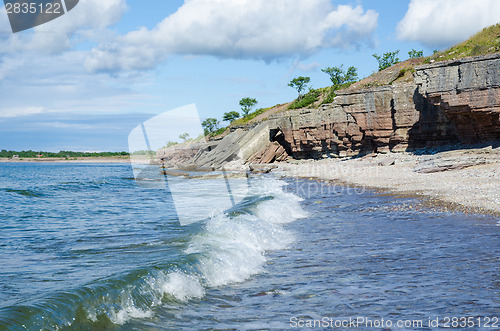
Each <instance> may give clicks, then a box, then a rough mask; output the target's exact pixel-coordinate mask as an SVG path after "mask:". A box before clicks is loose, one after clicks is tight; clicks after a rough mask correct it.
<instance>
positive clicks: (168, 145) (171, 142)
mask: <svg viewBox="0 0 500 331" xmlns="http://www.w3.org/2000/svg"><path fill="white" fill-rule="evenodd" d="M175 145H179V143H178V142H177V141H170V140H169V141H167V144H166V145H165V147H167V148H168V147H172V146H175Z"/></svg>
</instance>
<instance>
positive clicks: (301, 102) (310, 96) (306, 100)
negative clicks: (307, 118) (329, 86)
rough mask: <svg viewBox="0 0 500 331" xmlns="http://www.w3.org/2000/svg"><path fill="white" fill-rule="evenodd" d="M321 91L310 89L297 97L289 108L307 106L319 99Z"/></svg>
mask: <svg viewBox="0 0 500 331" xmlns="http://www.w3.org/2000/svg"><path fill="white" fill-rule="evenodd" d="M320 94H321V92H320V91H319V90H314V89H310V90H309V92H307V93H306V94H305V95H303V96H302V98H297V99H296V100H295V101H294V102H293V103H292V104H291V105H290V106H288V108H289V109H299V108H304V107H307V106H309V105H311V104H313V103H315V102H316V101H318V100H319V96H320Z"/></svg>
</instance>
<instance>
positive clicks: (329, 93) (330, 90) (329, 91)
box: [321, 84, 350, 105]
mask: <svg viewBox="0 0 500 331" xmlns="http://www.w3.org/2000/svg"><path fill="white" fill-rule="evenodd" d="M349 85H350V84H349ZM336 90H337V89H335V88H334V86H330V87H327V88H325V89H324V91H323V93H326V96H325V98H324V99H323V101H322V102H321V104H322V105H324V104H327V103H332V102H333V99H335V97H336V96H337V94H335V91H336Z"/></svg>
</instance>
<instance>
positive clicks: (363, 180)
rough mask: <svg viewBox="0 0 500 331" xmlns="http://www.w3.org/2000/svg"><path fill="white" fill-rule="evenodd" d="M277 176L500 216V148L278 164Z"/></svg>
mask: <svg viewBox="0 0 500 331" xmlns="http://www.w3.org/2000/svg"><path fill="white" fill-rule="evenodd" d="M273 173H274V174H276V175H281V176H282V177H292V178H309V179H315V180H320V181H325V182H330V183H332V184H333V185H339V186H350V187H364V188H367V189H370V190H374V191H376V192H378V193H379V194H389V195H395V196H403V197H404V196H407V197H417V198H422V199H423V200H425V201H426V203H429V204H430V205H433V206H436V205H437V206H442V207H446V208H448V209H453V210H459V211H462V212H468V213H479V214H493V215H496V216H500V148H491V147H489V148H483V149H471V150H456V151H448V152H441V153H436V154H433V155H415V154H410V153H389V154H374V155H368V156H364V157H360V158H354V159H323V160H292V161H288V162H281V163H278V169H275V170H274V171H273Z"/></svg>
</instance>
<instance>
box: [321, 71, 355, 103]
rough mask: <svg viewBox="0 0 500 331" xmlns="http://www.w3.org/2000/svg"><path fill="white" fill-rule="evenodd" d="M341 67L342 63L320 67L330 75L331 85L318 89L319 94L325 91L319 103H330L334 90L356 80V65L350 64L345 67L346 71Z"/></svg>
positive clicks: (333, 96)
mask: <svg viewBox="0 0 500 331" xmlns="http://www.w3.org/2000/svg"><path fill="white" fill-rule="evenodd" d="M343 67H344V65H343V64H342V65H340V67H326V68H325V69H321V71H323V72H324V73H326V74H327V75H328V76H330V80H331V81H332V86H331V87H329V88H325V89H321V90H320V91H321V94H325V93H326V96H325V97H324V99H323V101H322V102H321V104H326V103H332V102H333V99H334V98H335V96H336V94H335V91H337V90H340V89H343V88H347V87H349V86H350V85H351V84H353V83H354V82H356V81H357V80H358V69H357V68H356V67H353V66H351V67H349V68H347V71H344V69H343ZM313 102H314V101H313Z"/></svg>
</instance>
